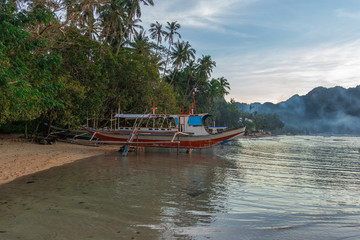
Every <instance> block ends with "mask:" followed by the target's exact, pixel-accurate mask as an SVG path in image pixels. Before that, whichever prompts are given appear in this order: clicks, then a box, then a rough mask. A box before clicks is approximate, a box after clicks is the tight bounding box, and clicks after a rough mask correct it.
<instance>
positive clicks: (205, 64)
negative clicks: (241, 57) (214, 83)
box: [198, 55, 216, 81]
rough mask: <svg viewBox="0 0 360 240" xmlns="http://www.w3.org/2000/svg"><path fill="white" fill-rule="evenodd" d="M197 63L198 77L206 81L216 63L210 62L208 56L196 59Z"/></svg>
mask: <svg viewBox="0 0 360 240" xmlns="http://www.w3.org/2000/svg"><path fill="white" fill-rule="evenodd" d="M198 63H199V68H198V71H199V77H200V78H202V80H205V81H206V80H207V79H208V78H209V77H210V75H211V73H212V70H213V68H214V67H216V62H215V61H212V60H211V56H210V55H207V56H204V55H203V56H202V58H200V59H198Z"/></svg>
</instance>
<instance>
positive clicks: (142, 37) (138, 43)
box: [129, 30, 151, 54]
mask: <svg viewBox="0 0 360 240" xmlns="http://www.w3.org/2000/svg"><path fill="white" fill-rule="evenodd" d="M129 45H130V46H131V47H132V48H134V49H135V51H136V52H137V53H139V54H145V53H148V52H150V49H151V46H150V44H149V37H148V36H146V32H145V31H144V30H141V31H140V32H135V35H134V42H131V43H130V44H129Z"/></svg>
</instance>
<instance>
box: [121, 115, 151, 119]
mask: <svg viewBox="0 0 360 240" xmlns="http://www.w3.org/2000/svg"><path fill="white" fill-rule="evenodd" d="M115 117H117V118H127V119H136V118H149V117H150V114H116V115H115Z"/></svg>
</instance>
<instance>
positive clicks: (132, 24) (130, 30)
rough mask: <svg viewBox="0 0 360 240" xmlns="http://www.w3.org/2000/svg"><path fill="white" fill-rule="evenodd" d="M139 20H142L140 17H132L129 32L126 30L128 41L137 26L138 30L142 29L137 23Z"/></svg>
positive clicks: (141, 30)
mask: <svg viewBox="0 0 360 240" xmlns="http://www.w3.org/2000/svg"><path fill="white" fill-rule="evenodd" d="M139 22H142V21H141V19H140V18H134V19H132V20H131V21H130V24H129V32H128V33H129V36H127V38H128V39H129V41H131V36H132V35H134V34H136V33H137V31H136V29H137V28H138V29H140V32H143V31H144V27H143V26H141V25H140V24H138V23H139Z"/></svg>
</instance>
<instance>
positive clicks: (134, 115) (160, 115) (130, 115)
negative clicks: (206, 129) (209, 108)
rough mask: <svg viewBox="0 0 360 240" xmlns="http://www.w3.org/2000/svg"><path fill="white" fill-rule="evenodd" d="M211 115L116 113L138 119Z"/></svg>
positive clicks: (121, 116)
mask: <svg viewBox="0 0 360 240" xmlns="http://www.w3.org/2000/svg"><path fill="white" fill-rule="evenodd" d="M206 115H209V114H208V113H199V114H123V113H120V114H116V115H115V117H116V118H126V119H137V118H179V117H180V116H181V117H183V116H184V117H185V116H189V117H196V116H201V117H204V116H206Z"/></svg>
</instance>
